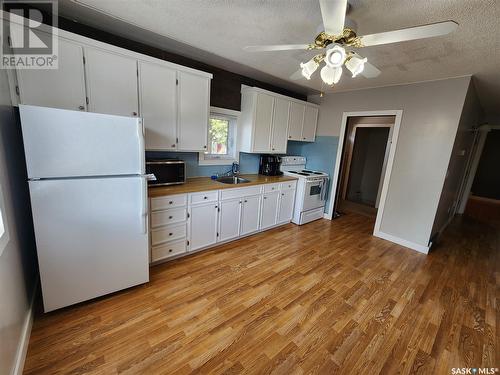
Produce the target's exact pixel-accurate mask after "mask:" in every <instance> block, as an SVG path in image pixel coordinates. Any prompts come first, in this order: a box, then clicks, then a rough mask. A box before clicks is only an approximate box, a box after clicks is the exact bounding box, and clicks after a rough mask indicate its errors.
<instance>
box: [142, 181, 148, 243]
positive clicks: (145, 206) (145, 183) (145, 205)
mask: <svg viewBox="0 0 500 375" xmlns="http://www.w3.org/2000/svg"><path fill="white" fill-rule="evenodd" d="M141 220H142V228H143V231H142V233H144V234H147V233H148V176H147V175H146V176H144V177H143V178H142V215H141Z"/></svg>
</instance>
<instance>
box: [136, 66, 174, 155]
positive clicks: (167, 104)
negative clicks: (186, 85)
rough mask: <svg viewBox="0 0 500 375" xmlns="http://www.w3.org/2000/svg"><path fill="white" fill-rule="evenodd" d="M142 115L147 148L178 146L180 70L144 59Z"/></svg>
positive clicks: (160, 148) (141, 82)
mask: <svg viewBox="0 0 500 375" xmlns="http://www.w3.org/2000/svg"><path fill="white" fill-rule="evenodd" d="M139 74H140V77H139V81H140V93H139V97H140V104H141V116H142V118H143V121H144V127H145V130H146V137H145V138H146V150H175V148H176V146H177V145H176V137H177V83H176V79H177V72H176V71H175V70H172V69H169V68H166V67H164V66H161V65H157V64H153V63H146V62H140V63H139Z"/></svg>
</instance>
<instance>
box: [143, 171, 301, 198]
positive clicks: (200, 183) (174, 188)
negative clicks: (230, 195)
mask: <svg viewBox="0 0 500 375" xmlns="http://www.w3.org/2000/svg"><path fill="white" fill-rule="evenodd" d="M239 177H243V178H246V179H247V180H250V182H247V183H244V184H236V185H233V184H223V183H222V182H217V181H215V180H212V179H211V178H210V177H192V178H188V179H187V180H186V182H185V183H184V184H180V185H170V186H150V187H149V188H148V195H149V196H150V197H161V196H163V195H171V194H184V193H194V192H197V191H207V190H219V189H234V188H243V187H246V186H252V185H262V184H272V183H275V182H285V181H293V180H297V178H296V177H291V176H283V175H282V176H264V175H261V174H241V175H239Z"/></svg>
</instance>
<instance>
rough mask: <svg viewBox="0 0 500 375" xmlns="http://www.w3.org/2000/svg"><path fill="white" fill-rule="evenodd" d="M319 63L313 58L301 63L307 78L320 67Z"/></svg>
mask: <svg viewBox="0 0 500 375" xmlns="http://www.w3.org/2000/svg"><path fill="white" fill-rule="evenodd" d="M318 66H319V64H318V63H317V62H316V61H315V60H314V58H312V59H311V60H309V61H308V62H306V63H300V67H301V68H302V75H303V76H304V77H305V78H306V79H311V75H312V74H313V73H314V72H315V71H316V69H318Z"/></svg>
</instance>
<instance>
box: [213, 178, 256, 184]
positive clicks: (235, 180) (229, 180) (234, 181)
mask: <svg viewBox="0 0 500 375" xmlns="http://www.w3.org/2000/svg"><path fill="white" fill-rule="evenodd" d="M215 181H217V182H222V183H223V184H233V185H236V184H244V183H247V182H250V180H247V179H246V178H242V177H237V176H224V177H219V178H218V179H217V180H215Z"/></svg>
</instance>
